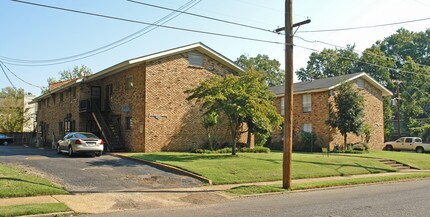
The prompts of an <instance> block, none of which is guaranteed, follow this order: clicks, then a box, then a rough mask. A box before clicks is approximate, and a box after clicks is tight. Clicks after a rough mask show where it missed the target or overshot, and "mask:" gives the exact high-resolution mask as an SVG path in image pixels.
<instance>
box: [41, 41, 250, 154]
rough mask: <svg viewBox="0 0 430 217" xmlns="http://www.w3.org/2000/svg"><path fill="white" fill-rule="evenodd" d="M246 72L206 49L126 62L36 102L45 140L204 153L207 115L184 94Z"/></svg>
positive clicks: (182, 49)
mask: <svg viewBox="0 0 430 217" xmlns="http://www.w3.org/2000/svg"><path fill="white" fill-rule="evenodd" d="M240 71H242V69H241V68H240V67H239V66H237V65H236V64H234V62H233V61H231V60H229V59H228V58H226V57H224V56H223V55H221V54H219V53H217V52H216V51H214V50H212V49H211V48H209V47H207V46H206V45H204V44H202V43H196V44H191V45H187V46H183V47H178V48H174V49H171V50H166V51H162V52H159V53H154V54H150V55H147V56H143V57H138V58H134V59H130V60H127V61H124V62H121V63H119V64H116V65H113V66H111V67H109V68H107V69H104V70H102V71H100V72H98V73H95V74H92V75H89V76H86V77H84V78H82V79H77V80H72V81H69V82H64V83H62V84H61V85H58V86H56V87H53V88H54V89H52V90H51V91H50V93H46V94H44V95H42V96H39V97H37V98H35V99H34V102H37V105H38V112H37V123H38V137H39V140H40V142H41V143H43V144H51V143H52V142H55V141H56V140H58V139H59V138H61V137H63V136H64V135H65V134H66V133H67V132H71V131H87V132H94V133H96V134H98V135H99V136H101V137H103V138H105V139H106V141H107V144H108V146H109V148H110V149H111V150H115V149H122V150H131V151H144V152H153V151H188V150H192V149H196V148H201V147H202V145H203V144H204V143H205V142H206V132H205V129H204V128H203V125H202V121H201V115H202V111H201V110H200V107H199V106H197V105H195V103H194V102H189V101H187V100H186V97H187V96H188V95H187V94H185V93H184V91H185V90H188V89H191V88H194V87H196V86H197V85H198V84H199V83H200V82H202V81H204V80H205V79H208V78H210V77H211V76H214V75H220V76H223V75H226V74H229V73H233V74H237V73H238V72H240ZM223 138H230V137H229V136H227V135H226V136H224V137H223Z"/></svg>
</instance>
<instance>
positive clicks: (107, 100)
mask: <svg viewBox="0 0 430 217" xmlns="http://www.w3.org/2000/svg"><path fill="white" fill-rule="evenodd" d="M105 90H106V91H105V103H104V106H105V107H104V110H105V111H110V98H111V97H112V84H108V85H106V89H105Z"/></svg>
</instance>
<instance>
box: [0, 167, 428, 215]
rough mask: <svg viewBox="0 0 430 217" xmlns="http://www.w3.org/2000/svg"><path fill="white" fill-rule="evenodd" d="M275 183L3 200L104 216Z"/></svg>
mask: <svg viewBox="0 0 430 217" xmlns="http://www.w3.org/2000/svg"><path fill="white" fill-rule="evenodd" d="M416 172H430V171H422V170H421V171H416V170H414V171H404V172H397V173H379V174H365V175H354V176H338V177H325V178H312V179H299V180H293V183H292V184H293V185H294V184H297V183H305V182H316V181H327V180H340V179H353V178H363V177H380V176H397V175H404V174H411V173H416ZM274 184H281V181H276V182H259V183H247V184H232V185H207V186H199V187H192V188H171V189H148V190H141V191H131V192H119V193H82V194H72V195H52V196H37V197H24V198H21V197H20V198H4V199H0V207H1V206H10V205H19V204H32V203H56V202H61V203H64V204H66V205H67V206H68V207H70V208H71V209H72V210H74V211H75V212H77V213H105V212H115V211H121V210H133V209H153V208H163V207H173V206H191V205H196V204H199V205H202V204H213V203H217V202H221V201H224V200H231V199H235V198H237V197H234V196H232V195H229V194H226V193H224V192H223V191H224V190H228V189H231V188H233V187H237V186H243V185H274Z"/></svg>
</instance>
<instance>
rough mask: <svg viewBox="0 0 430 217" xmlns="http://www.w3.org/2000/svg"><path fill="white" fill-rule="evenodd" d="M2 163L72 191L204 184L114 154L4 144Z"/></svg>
mask: <svg viewBox="0 0 430 217" xmlns="http://www.w3.org/2000/svg"><path fill="white" fill-rule="evenodd" d="M0 163H8V164H15V165H19V166H21V167H24V168H26V169H27V170H29V171H31V172H33V173H36V174H39V175H41V176H43V177H46V178H48V179H50V180H52V181H53V182H55V183H58V184H60V185H61V186H63V187H64V188H65V189H66V190H68V191H69V192H72V193H94V192H141V191H148V190H154V189H165V188H187V187H196V186H201V185H203V183H201V182H200V181H199V180H196V179H194V178H191V177H188V176H183V175H177V174H173V173H170V172H165V171H163V170H160V169H157V168H154V167H151V166H148V165H145V164H142V163H139V162H136V161H132V160H127V159H123V158H119V157H115V156H111V155H102V156H101V157H92V156H86V155H80V156H76V157H72V158H69V157H67V156H66V155H58V154H57V153H56V151H55V150H51V149H38V148H33V147H24V146H17V145H15V146H0Z"/></svg>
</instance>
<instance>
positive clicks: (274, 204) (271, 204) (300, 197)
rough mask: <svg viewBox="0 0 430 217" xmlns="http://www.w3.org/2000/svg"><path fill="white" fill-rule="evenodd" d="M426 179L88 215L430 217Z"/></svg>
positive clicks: (428, 183) (429, 191) (169, 216)
mask: <svg viewBox="0 0 430 217" xmlns="http://www.w3.org/2000/svg"><path fill="white" fill-rule="evenodd" d="M429 186H430V179H425V180H418V181H408V182H398V183H390V184H374V185H368V186H356V187H348V188H338V189H330V190H316V191H310V192H296V193H286V194H277V195H270V196H269V195H268V196H258V197H248V198H242V199H237V200H230V201H222V202H220V203H217V204H211V205H204V206H199V205H195V206H188V207H179V208H164V209H147V210H134V211H121V212H115V213H104V214H100V215H88V216H106V217H114V216H128V217H133V216H159V217H163V216H166V217H173V216H183V217H185V216H187V217H193V216H235V217H236V216H247V217H252V216H271V217H272V216H283V217H284V216H298V217H302V216H306V217H309V216H312V217H347V216H348V217H355V216H360V217H361V216H366V217H369V216H379V217H397V216H399V217H402V216H405V217H406V216H407V217H411V216H430V206H429V202H430V187H429Z"/></svg>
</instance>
